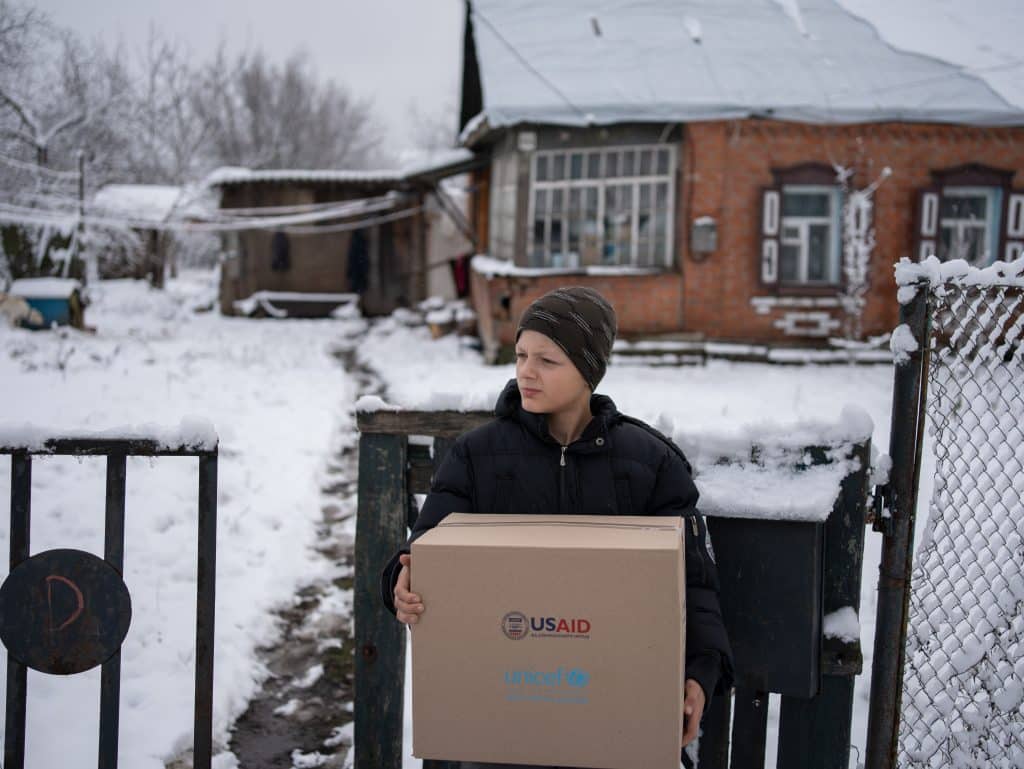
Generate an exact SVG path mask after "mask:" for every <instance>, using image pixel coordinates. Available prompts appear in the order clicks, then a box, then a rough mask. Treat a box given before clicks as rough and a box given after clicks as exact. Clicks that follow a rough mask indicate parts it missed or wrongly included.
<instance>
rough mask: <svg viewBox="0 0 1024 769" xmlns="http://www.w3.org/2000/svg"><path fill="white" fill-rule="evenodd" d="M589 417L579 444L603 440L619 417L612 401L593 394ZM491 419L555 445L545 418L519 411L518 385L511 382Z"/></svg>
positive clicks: (501, 395)
mask: <svg viewBox="0 0 1024 769" xmlns="http://www.w3.org/2000/svg"><path fill="white" fill-rule="evenodd" d="M590 413H591V414H592V415H593V416H594V418H593V419H592V420H591V421H590V424H588V425H587V427H586V429H585V430H584V431H583V435H581V436H580V440H583V439H592V438H597V437H599V436H600V437H604V438H605V439H606V440H607V437H608V428H610V427H611V426H612V425H614V424H616V423H617V422H618V421H620V420H621V418H622V414H621V413H620V412H619V410H618V408H616V406H615V403H614V401H612V399H611V398H609V397H608V396H607V395H600V394H598V393H594V394H593V395H591V396H590ZM494 416H496V417H499V418H505V419H514V420H516V421H517V422H519V423H520V424H522V425H523V426H524V427H526V429H528V430H529V431H530V432H532V433H533V434H534V435H536V436H537V437H538V438H540V439H542V440H547V441H552V442H557V441H555V439H554V438H552V437H551V434H550V433H549V432H548V418H547V414H535V413H533V412H530V411H527V410H526V409H524V408H523V397H522V395H521V394H520V393H519V385H518V384H517V382H516V380H515V378H514V377H513V378H512V379H510V380H508V382H506V383H505V387H504V388H503V389H502V391H501V394H500V395H499V396H498V400H497V401H496V402H495V404H494Z"/></svg>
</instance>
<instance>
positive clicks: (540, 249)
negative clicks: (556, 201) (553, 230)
mask: <svg viewBox="0 0 1024 769" xmlns="http://www.w3.org/2000/svg"><path fill="white" fill-rule="evenodd" d="M547 209H548V193H547V190H534V193H533V247H532V249H531V251H530V264H531V266H534V267H537V266H540V265H542V264H544V246H545V243H544V222H545V220H546V218H547Z"/></svg>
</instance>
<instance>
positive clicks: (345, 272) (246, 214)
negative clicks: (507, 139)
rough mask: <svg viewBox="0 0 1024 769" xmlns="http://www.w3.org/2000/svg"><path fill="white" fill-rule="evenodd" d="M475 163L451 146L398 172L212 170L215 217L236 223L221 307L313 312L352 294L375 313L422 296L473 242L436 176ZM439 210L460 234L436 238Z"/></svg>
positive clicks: (228, 238) (229, 237)
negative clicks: (217, 203) (217, 199)
mask: <svg viewBox="0 0 1024 769" xmlns="http://www.w3.org/2000/svg"><path fill="white" fill-rule="evenodd" d="M480 162H481V161H480V160H479V159H478V158H477V156H476V155H475V154H474V153H473V152H471V151H469V150H467V149H455V150H448V151H445V152H443V153H440V154H436V155H433V156H431V157H427V158H424V159H422V160H419V161H417V162H415V163H409V164H407V165H406V166H404V167H403V168H400V169H396V170H377V171H374V170H350V169H267V170H253V169H245V168H222V169H218V170H217V171H215V172H214V173H213V174H211V176H210V177H208V179H207V180H206V184H207V185H208V186H209V187H211V188H215V189H217V190H219V191H220V208H219V210H218V212H217V213H218V217H219V220H220V221H222V222H225V223H231V222H234V223H236V224H237V225H238V227H237V228H236V229H235V231H233V232H230V233H227V234H226V235H225V236H224V238H225V249H224V250H225V253H226V257H225V260H224V262H223V264H222V272H221V285H220V304H221V311H222V312H224V313H225V314H238V313H241V314H249V313H250V312H252V313H259V314H263V315H267V316H271V317H285V316H291V317H316V316H323V315H326V314H327V313H328V312H330V311H331V310H332V309H333V308H335V307H337V306H338V305H339V304H343V303H347V302H349V301H352V299H353V298H355V299H357V300H358V303H359V305H360V308H361V310H362V311H363V312H364V313H365V314H368V315H380V314H387V313H390V312H391V311H392V310H394V309H395V308H397V307H402V306H412V305H414V304H416V303H418V302H420V301H422V300H423V299H425V298H426V297H427V296H428V295H430V294H431V293H432V292H434V291H436V286H437V282H436V281H434V280H432V277H433V276H434V275H435V274H438V273H442V274H443V273H444V272H445V271H448V270H449V267H448V262H449V261H451V260H452V259H454V258H456V257H457V256H459V255H461V254H464V253H465V252H466V251H468V250H470V249H472V247H473V246H472V233H471V231H470V228H469V225H468V222H467V220H466V216H465V214H464V213H463V211H462V207H461V206H460V205H459V204H458V203H456V202H455V201H454V200H453V196H452V195H450V194H449V193H448V192H446V191H445V189H444V187H443V186H442V185H441V180H442V179H445V178H448V177H450V176H454V175H457V174H462V173H465V172H467V171H469V170H471V169H473V168H475V167H477V166H478V165H479V164H480ZM441 216H444V217H449V218H451V219H452V220H453V221H455V222H457V223H458V229H459V231H460V233H461V237H460V238H458V239H452V238H447V239H442V240H439V239H437V238H436V237H434V230H436V229H437V228H436V227H435V226H434V225H435V224H436V223H437V220H438V218H439V217H441ZM437 251H440V253H436V252H437Z"/></svg>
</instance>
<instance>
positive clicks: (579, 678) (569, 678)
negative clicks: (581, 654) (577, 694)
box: [565, 668, 590, 689]
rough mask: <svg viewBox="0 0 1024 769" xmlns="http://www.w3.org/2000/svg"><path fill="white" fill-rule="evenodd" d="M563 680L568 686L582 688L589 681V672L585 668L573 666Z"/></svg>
mask: <svg viewBox="0 0 1024 769" xmlns="http://www.w3.org/2000/svg"><path fill="white" fill-rule="evenodd" d="M565 682H566V683H567V684H569V686H575V687H576V688H577V689H582V688H583V687H584V686H587V685H588V684H589V683H590V673H588V672H587V671H586V670H580V669H579V668H575V669H573V670H570V671H569V672H568V674H567V675H566V676H565Z"/></svg>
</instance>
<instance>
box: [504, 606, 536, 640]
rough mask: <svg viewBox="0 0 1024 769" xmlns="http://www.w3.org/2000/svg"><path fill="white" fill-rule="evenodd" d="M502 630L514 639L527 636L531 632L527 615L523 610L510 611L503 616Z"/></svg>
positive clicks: (506, 635) (507, 636)
mask: <svg viewBox="0 0 1024 769" xmlns="http://www.w3.org/2000/svg"><path fill="white" fill-rule="evenodd" d="M501 632H502V633H504V634H505V637H506V638H511V639H512V640H513V641H518V640H520V639H522V638H526V635H527V634H528V633H529V632H530V624H529V622H528V621H527V619H526V615H525V614H523V613H522V612H521V611H510V612H509V613H508V614H506V615H505V616H504V617H502V618H501Z"/></svg>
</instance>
